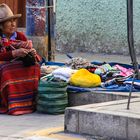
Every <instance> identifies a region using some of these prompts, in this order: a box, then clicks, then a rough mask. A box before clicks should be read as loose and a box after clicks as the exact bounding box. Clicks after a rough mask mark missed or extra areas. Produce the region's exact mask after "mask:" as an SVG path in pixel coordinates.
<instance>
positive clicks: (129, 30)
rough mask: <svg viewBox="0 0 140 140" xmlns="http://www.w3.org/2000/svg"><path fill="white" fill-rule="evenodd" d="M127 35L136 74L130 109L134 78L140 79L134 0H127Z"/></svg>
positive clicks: (128, 104)
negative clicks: (135, 36)
mask: <svg viewBox="0 0 140 140" xmlns="http://www.w3.org/2000/svg"><path fill="white" fill-rule="evenodd" d="M127 36H128V46H129V53H130V56H131V61H132V65H133V67H134V76H133V80H132V84H131V88H130V92H129V97H128V103H127V109H129V106H130V100H131V94H132V88H133V84H134V80H135V78H138V79H140V73H139V65H138V62H137V59H136V53H135V48H134V36H133V0H127Z"/></svg>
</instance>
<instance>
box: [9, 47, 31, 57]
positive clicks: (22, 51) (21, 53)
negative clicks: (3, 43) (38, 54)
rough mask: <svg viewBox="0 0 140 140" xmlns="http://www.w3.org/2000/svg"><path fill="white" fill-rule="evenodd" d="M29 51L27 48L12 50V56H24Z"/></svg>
mask: <svg viewBox="0 0 140 140" xmlns="http://www.w3.org/2000/svg"><path fill="white" fill-rule="evenodd" d="M28 53H29V50H28V49H24V48H20V49H16V50H13V51H12V55H13V57H14V58H15V57H24V56H26V55H27V54H28Z"/></svg>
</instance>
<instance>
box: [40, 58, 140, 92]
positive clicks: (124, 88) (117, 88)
mask: <svg viewBox="0 0 140 140" xmlns="http://www.w3.org/2000/svg"><path fill="white" fill-rule="evenodd" d="M42 63H45V65H57V66H65V63H61V62H47V61H45V60H43V61H42ZM91 63H92V64H95V65H102V64H104V62H98V61H93V62H91ZM108 64H110V66H114V65H116V64H118V65H120V66H122V67H125V68H132V69H133V66H132V65H129V64H123V63H117V62H109V63H108ZM139 68H140V66H139ZM131 82H132V79H129V83H127V84H126V85H116V84H115V85H111V86H107V87H105V88H102V87H96V88H81V87H75V86H68V89H67V90H68V91H70V92H75V93H77V92H89V91H108V92H109V91H110V92H112V91H113V92H129V91H130V88H131ZM135 83H140V80H135V82H134V87H133V88H132V91H133V92H140V84H135Z"/></svg>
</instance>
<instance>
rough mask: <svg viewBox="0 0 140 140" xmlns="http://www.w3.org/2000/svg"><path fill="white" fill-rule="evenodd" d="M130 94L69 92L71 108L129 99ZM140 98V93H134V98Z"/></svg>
mask: <svg viewBox="0 0 140 140" xmlns="http://www.w3.org/2000/svg"><path fill="white" fill-rule="evenodd" d="M128 96H129V92H108V91H91V92H78V93H74V92H69V93H68V102H69V106H79V105H87V104H93V103H102V102H108V101H115V100H124V99H128ZM138 97H140V92H133V93H132V98H138Z"/></svg>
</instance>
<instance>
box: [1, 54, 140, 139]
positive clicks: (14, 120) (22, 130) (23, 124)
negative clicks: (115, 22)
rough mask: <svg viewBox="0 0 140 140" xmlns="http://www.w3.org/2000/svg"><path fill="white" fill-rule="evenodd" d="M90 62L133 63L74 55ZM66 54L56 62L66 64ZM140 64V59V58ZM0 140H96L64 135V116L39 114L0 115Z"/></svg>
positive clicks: (111, 57) (119, 58)
mask: <svg viewBox="0 0 140 140" xmlns="http://www.w3.org/2000/svg"><path fill="white" fill-rule="evenodd" d="M71 55H72V56H73V57H82V58H85V59H87V60H88V61H101V62H104V61H105V62H121V63H128V64H130V63H131V59H130V57H129V56H119V55H103V54H90V53H72V54H71ZM68 59H69V58H68V57H67V56H66V55H65V54H61V53H56V59H55V61H56V62H65V61H66V60H68ZM138 62H140V58H138ZM0 120H1V123H0V140H85V139H86V140H95V139H91V138H88V137H85V136H79V135H74V134H64V133H63V130H64V115H63V114H62V115H48V114H39V113H37V112H35V113H32V114H27V115H21V116H10V115H0Z"/></svg>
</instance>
